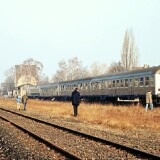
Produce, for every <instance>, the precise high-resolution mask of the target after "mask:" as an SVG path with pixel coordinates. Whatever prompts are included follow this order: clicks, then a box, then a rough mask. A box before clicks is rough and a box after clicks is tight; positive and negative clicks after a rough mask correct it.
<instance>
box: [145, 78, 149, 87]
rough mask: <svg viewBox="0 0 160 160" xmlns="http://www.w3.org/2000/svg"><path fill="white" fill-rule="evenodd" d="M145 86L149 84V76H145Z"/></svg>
mask: <svg viewBox="0 0 160 160" xmlns="http://www.w3.org/2000/svg"><path fill="white" fill-rule="evenodd" d="M145 86H149V77H145Z"/></svg>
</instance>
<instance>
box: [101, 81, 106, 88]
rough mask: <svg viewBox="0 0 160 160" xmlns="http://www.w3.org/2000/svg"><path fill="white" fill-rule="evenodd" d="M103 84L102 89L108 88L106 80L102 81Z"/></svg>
mask: <svg viewBox="0 0 160 160" xmlns="http://www.w3.org/2000/svg"><path fill="white" fill-rule="evenodd" d="M101 86H102V89H105V88H106V85H105V81H102V82H101Z"/></svg>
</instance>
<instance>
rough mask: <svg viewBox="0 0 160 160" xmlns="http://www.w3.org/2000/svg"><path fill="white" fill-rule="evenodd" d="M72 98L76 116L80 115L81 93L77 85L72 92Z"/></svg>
mask: <svg viewBox="0 0 160 160" xmlns="http://www.w3.org/2000/svg"><path fill="white" fill-rule="evenodd" d="M71 100H72V105H73V111H74V116H75V117H76V116H77V115H78V106H79V102H80V93H79V91H78V88H77V87H75V89H74V91H73V92H72V95H71Z"/></svg>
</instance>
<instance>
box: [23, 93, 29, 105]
mask: <svg viewBox="0 0 160 160" xmlns="http://www.w3.org/2000/svg"><path fill="white" fill-rule="evenodd" d="M27 100H28V97H27V96H26V95H24V96H23V97H22V103H27Z"/></svg>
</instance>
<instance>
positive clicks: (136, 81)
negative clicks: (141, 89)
mask: <svg viewBox="0 0 160 160" xmlns="http://www.w3.org/2000/svg"><path fill="white" fill-rule="evenodd" d="M138 83H139V79H138V78H134V86H135V87H138Z"/></svg>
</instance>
